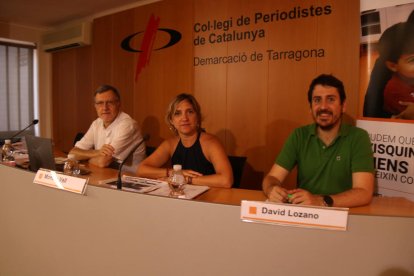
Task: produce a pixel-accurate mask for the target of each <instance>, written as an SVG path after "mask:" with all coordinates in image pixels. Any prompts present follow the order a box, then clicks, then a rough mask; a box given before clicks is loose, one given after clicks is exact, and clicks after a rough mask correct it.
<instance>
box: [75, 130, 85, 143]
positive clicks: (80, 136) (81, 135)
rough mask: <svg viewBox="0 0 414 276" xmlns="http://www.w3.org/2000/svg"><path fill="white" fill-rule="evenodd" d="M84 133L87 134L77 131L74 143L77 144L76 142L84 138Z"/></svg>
mask: <svg viewBox="0 0 414 276" xmlns="http://www.w3.org/2000/svg"><path fill="white" fill-rule="evenodd" d="M83 135H85V133H83V132H78V133H76V136H75V139H73V145H74V146H75V144H76V142H77V141H79V140H80V139H82V137H83Z"/></svg>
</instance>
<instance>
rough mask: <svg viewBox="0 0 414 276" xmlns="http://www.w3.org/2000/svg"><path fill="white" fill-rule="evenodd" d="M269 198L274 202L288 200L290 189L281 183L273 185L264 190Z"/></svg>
mask: <svg viewBox="0 0 414 276" xmlns="http://www.w3.org/2000/svg"><path fill="white" fill-rule="evenodd" d="M264 192H265V194H266V196H267V198H268V199H269V200H270V201H273V202H282V203H286V202H288V191H287V190H286V189H285V188H282V187H281V186H279V185H273V186H271V187H269V188H268V189H267V190H266V191H264Z"/></svg>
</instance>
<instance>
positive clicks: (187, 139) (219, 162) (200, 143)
mask: <svg viewBox="0 0 414 276" xmlns="http://www.w3.org/2000/svg"><path fill="white" fill-rule="evenodd" d="M165 119H166V122H167V124H168V125H169V127H170V129H171V130H172V131H173V132H174V134H175V137H173V138H170V139H167V140H165V141H164V142H163V143H161V145H160V146H159V147H158V148H157V149H156V150H155V151H154V153H153V154H151V155H150V156H149V157H147V158H146V159H145V160H144V161H142V162H141V163H140V165H139V167H138V170H137V175H138V176H142V177H151V178H161V177H166V176H169V174H170V172H171V169H170V168H162V166H164V165H165V164H166V163H167V162H168V161H170V160H171V164H172V165H174V164H181V165H182V167H183V173H184V176H185V177H186V178H187V182H188V183H189V184H197V185H206V186H211V187H224V188H230V187H231V185H232V184H233V174H232V170H231V166H230V162H229V160H228V158H227V155H226V153H225V151H224V148H223V146H222V144H221V143H220V141H219V140H218V139H217V137H215V136H214V135H212V134H209V133H206V132H204V131H202V128H201V121H202V116H201V109H200V105H199V104H198V102H197V100H196V99H195V98H194V96H192V95H189V94H180V95H178V96H177V97H175V98H174V99H173V100H172V101H171V103H170V104H169V107H168V110H167V114H166V118H165Z"/></svg>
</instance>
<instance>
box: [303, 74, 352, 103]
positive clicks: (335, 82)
mask: <svg viewBox="0 0 414 276" xmlns="http://www.w3.org/2000/svg"><path fill="white" fill-rule="evenodd" d="M318 84H320V85H322V86H331V87H335V88H336V89H337V90H338V93H339V98H340V99H341V104H342V103H344V101H345V99H346V95H345V88H344V84H343V83H342V81H340V80H339V79H337V78H335V77H334V76H332V75H326V74H322V75H319V76H318V77H316V78H315V79H314V80H313V81H312V83H311V84H310V86H309V90H308V101H309V104H312V96H313V90H314V89H315V86H316V85H318Z"/></svg>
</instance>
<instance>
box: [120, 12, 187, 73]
mask: <svg viewBox="0 0 414 276" xmlns="http://www.w3.org/2000/svg"><path fill="white" fill-rule="evenodd" d="M159 24H160V18H159V17H155V16H154V15H153V14H151V17H150V19H149V20H148V24H147V28H146V29H145V31H141V32H137V33H133V34H131V35H129V36H127V37H126V38H124V39H123V40H122V42H121V48H122V49H124V50H125V51H128V52H135V53H139V58H138V62H137V68H136V72H135V81H137V80H138V76H139V74H140V73H141V71H142V69H144V67H145V66H147V65H148V64H149V61H150V57H151V53H152V51H158V50H162V49H165V48H168V47H171V46H173V45H174V44H177V43H178V41H180V40H181V33H180V32H178V31H176V30H172V29H165V28H158V26H159ZM158 31H162V32H166V33H167V34H168V35H169V36H170V40H169V41H168V43H167V44H165V45H164V46H162V47H159V48H157V49H153V48H154V41H155V38H156V35H157V32H158ZM142 33H144V37H143V39H142V42H141V47H140V49H139V50H137V49H133V48H132V47H131V40H132V39H133V38H134V37H135V36H137V35H139V34H142Z"/></svg>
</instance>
